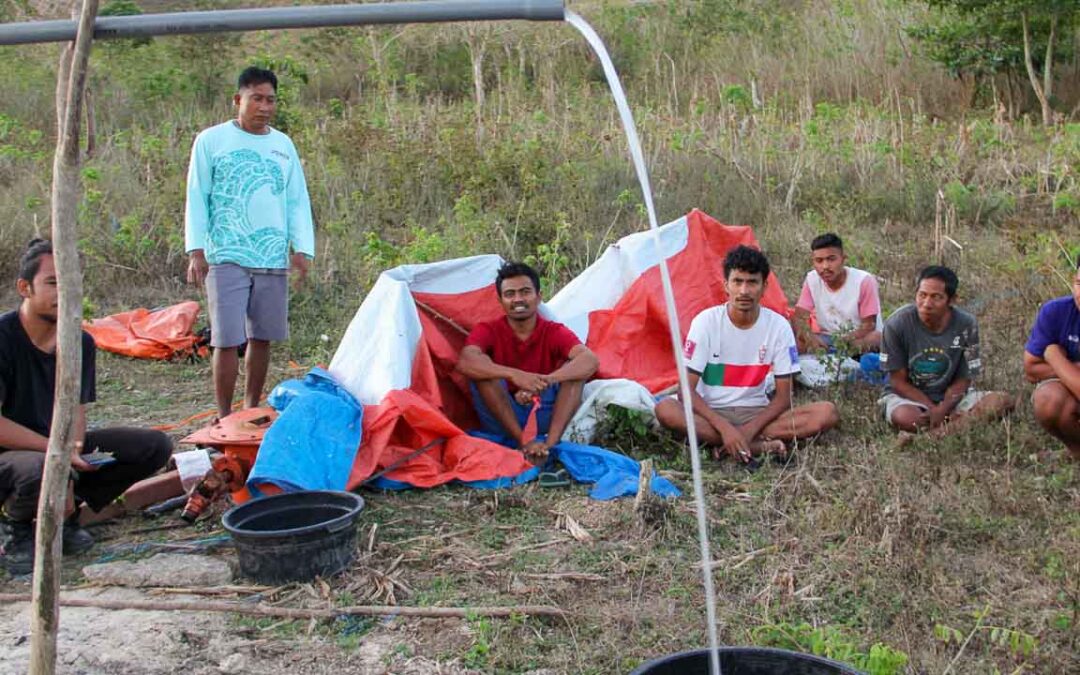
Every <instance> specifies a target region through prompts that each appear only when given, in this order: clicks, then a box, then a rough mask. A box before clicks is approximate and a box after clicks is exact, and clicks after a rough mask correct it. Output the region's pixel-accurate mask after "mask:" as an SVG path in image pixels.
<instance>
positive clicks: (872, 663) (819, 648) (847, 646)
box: [750, 622, 908, 675]
mask: <svg viewBox="0 0 1080 675" xmlns="http://www.w3.org/2000/svg"><path fill="white" fill-rule="evenodd" d="M750 635H751V637H752V639H753V641H754V644H758V645H766V646H769V647H779V648H781V649H789V650H791V651H797V652H808V653H810V654H814V655H815V656H824V657H825V658H829V659H833V660H836V661H840V662H842V663H846V664H848V665H851V666H853V667H855V668H856V669H858V670H861V671H864V672H866V673H868V674H869V675H896V674H897V673H902V672H903V671H904V667H905V666H906V665H907V662H908V655H907V654H905V653H904V652H902V651H899V650H896V649H893V648H892V647H889V646H888V645H885V644H882V643H880V642H878V643H874V644H873V645H871V646H870V647H869V648H863V647H861V646H860V645H859V644H858V643H857V642H856V641H855V640H854V639H853V638H852V637H851V636H850V635H848V634H847V632H846V631H844V630H843V629H842V628H839V627H837V626H812V625H810V624H809V623H805V622H804V623H798V624H792V623H786V622H782V623H772V624H765V625H763V626H757V627H756V628H754V629H752V630H751V631H750Z"/></svg>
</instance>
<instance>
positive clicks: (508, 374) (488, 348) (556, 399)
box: [457, 263, 599, 464]
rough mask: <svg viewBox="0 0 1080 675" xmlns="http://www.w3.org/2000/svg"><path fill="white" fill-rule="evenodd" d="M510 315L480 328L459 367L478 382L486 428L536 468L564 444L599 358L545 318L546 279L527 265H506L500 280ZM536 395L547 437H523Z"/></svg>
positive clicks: (468, 342)
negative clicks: (541, 309) (543, 286)
mask: <svg viewBox="0 0 1080 675" xmlns="http://www.w3.org/2000/svg"><path fill="white" fill-rule="evenodd" d="M495 290H496V292H498V294H499V302H500V304H502V306H503V311H505V312H506V316H505V317H503V318H500V319H496V320H494V321H488V322H485V323H479V324H477V325H476V326H475V327H474V328H473V330H472V332H471V333H469V337H468V339H467V340H466V341H465V347H464V348H462V350H461V355H460V357H459V358H458V364H457V369H458V372H460V373H461V374H462V375H464V376H465V377H467V378H469V380H470V382H471V384H472V385H473V404H474V405H475V406H476V412H477V415H478V416H479V417H480V422H481V424H482V425H483V427H484V429H485V430H486V431H489V432H492V433H495V434H500V435H502V436H505V437H507V438H508V439H509V440H511V441H513V442H515V443H517V445H518V447H519V449H520V450H521V452H522V453H524V455H525V457H526V458H527V459H528V460H529V461H531V462H533V463H534V464H537V463H540V462H541V461H542V460H543V459H544V458H546V457H547V454H548V450H550V449H551V447H552V446H553V445H555V444H556V443H558V442H559V440H560V439H561V438H562V434H563V432H564V431H565V430H566V425H567V424H569V422H570V418H571V417H573V415H574V412H575V411H577V409H578V406H580V405H581V390H582V387H583V386H584V385H585V382H586V381H587V380H588V379H589V378H590V377H592V375H593V373H595V372H596V368H597V366H598V365H599V361H598V360H597V358H596V355H595V354H593V353H592V351H591V350H590V349H589V348H588V347H586V346H585V345H583V344H581V340H578V338H577V336H576V335H574V333H573V331H571V330H570V329H569V328H567V327H566V326H564V325H562V324H561V323H557V322H555V321H548V320H547V319H544V318H543V317H541V316H540V315H539V313H538V312H537V308H538V307H539V306H540V301H541V296H540V278H539V276H538V275H537V274H536V271H535V270H534V269H533V268H531V267H529V266H528V265H525V264H524V263H506V264H505V265H503V266H502V267H501V268H499V272H498V274H497V275H496V277H495ZM534 398H539V399H540V406H539V408H538V410H537V416H536V418H537V433H538V434H540V435H543V434H545V433H546V436H545V437H544V438H543V439H542V440H541V439H540V437H539V436H538V437H537V438H535V439H523V438H522V436H523V433H524V427H525V420H526V419H527V418H528V416H529V411H530V410H531V408H532V404H533V400H534Z"/></svg>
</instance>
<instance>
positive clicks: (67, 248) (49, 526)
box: [30, 0, 98, 675]
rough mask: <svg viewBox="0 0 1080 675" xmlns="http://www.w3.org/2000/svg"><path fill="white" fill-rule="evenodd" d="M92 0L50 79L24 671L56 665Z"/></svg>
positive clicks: (78, 366) (75, 390)
mask: <svg viewBox="0 0 1080 675" xmlns="http://www.w3.org/2000/svg"><path fill="white" fill-rule="evenodd" d="M97 10H98V0H83V7H82V13H81V15H80V16H79V26H78V32H77V33H76V37H75V42H74V43H73V44H71V45H68V46H67V47H66V48H64V50H63V54H62V56H61V57H60V66H59V68H58V75H59V76H58V79H57V83H56V103H57V110H56V114H57V121H58V122H59V124H58V129H57V139H56V154H55V155H54V157H53V185H52V241H53V260H54V261H55V264H56V274H57V286H58V288H59V296H60V298H59V310H58V312H57V340H56V345H57V346H56V355H57V364H56V396H55V405H54V407H53V415H52V429H51V432H50V434H49V447H48V451H47V452H46V454H45V471H44V475H43V477H42V481H41V493H40V498H39V500H38V512H37V533H36V542H35V548H36V551H37V555H36V556H35V559H34V584H33V611H32V613H31V618H30V673H31V675H52V673H53V672H54V671H55V669H56V633H57V628H58V626H59V623H60V611H59V605H58V604H57V603H58V599H59V593H60V532H61V527H62V523H63V518H64V502H65V501H66V499H65V498H66V497H67V486H68V480H69V476H70V474H71V454H72V452H73V450H74V442H75V433H76V429H75V419H76V414H77V412H78V409H79V393H80V379H81V378H80V376H81V370H82V326H81V319H82V272H81V271H80V269H79V253H78V249H77V242H78V236H77V233H76V227H75V213H76V208H77V206H78V187H79V122H80V121H81V119H82V105H81V104H82V94H83V91H84V89H85V87H86V69H87V61H88V60H89V57H90V45H91V42H92V40H93V36H94V18H95V17H96V16H97Z"/></svg>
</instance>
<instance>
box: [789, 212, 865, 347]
mask: <svg viewBox="0 0 1080 675" xmlns="http://www.w3.org/2000/svg"><path fill="white" fill-rule="evenodd" d="M810 251H811V260H812V261H813V264H814V269H812V270H810V271H809V272H807V273H806V280H805V281H803V286H802V292H801V293H800V294H799V301H798V302H797V303H796V304H795V316H794V318H793V321H792V323H793V324H794V326H795V332H796V335H797V336H798V343H799V352H800V353H802V354H808V353H810V352H816V351H827V350H830V349H833V348H840V347H846V349H845V350H844V351H853V352H856V353H866V352H876V351H878V350H879V349H880V348H881V326H882V320H881V300H880V298H879V297H878V284H877V279H875V278H874V275H873V274H870V273H869V272H864V271H863V270H860V269H856V268H854V267H848V266H847V265H846V262H847V256H845V255H844V242H843V241H842V240H841V239H840V237H839V236H837V235H835V234H832V233H831V232H830V233H828V234H822V235H820V236H818V237H815V238H814V240H813V241H812V242H810ZM813 322H816V324H817V325H816V326H814V325H813Z"/></svg>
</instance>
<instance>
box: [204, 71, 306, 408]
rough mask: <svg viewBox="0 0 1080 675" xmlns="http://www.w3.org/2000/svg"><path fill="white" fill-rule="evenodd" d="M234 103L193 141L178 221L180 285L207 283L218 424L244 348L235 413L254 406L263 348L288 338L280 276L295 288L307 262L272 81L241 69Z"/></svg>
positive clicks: (300, 173) (297, 190) (302, 218)
mask: <svg viewBox="0 0 1080 675" xmlns="http://www.w3.org/2000/svg"><path fill="white" fill-rule="evenodd" d="M233 103H234V104H235V105H236V107H237V116H236V119H234V120H230V121H228V122H224V123H222V124H218V125H217V126H213V127H210V128H209V129H205V130H204V131H203V132H202V133H200V134H199V135H198V136H197V137H196V138H195V144H194V145H193V146H192V148H191V165H190V166H189V167H188V184H187V209H186V212H185V214H184V236H185V250H186V251H187V253H188V255H189V256H190V260H189V263H188V272H187V277H188V283H192V284H201V283H205V284H206V294H207V302H208V305H209V313H210V328H211V338H210V345H211V346H212V347H214V356H213V370H214V396H215V399H216V401H217V408H218V416H219V417H225V416H226V415H228V414H229V413H230V412H231V411H232V399H233V392H234V391H235V389H236V378H237V374H238V372H239V369H240V359H239V355H238V348H239V347H240V345H242V344H245V343H246V344H247V354H246V357H245V362H244V363H245V372H246V385H245V393H244V406H245V407H248V408H253V407H255V406H257V405H258V404H259V400H260V399H261V398H262V391H263V387H264V385H265V383H266V373H267V369H268V368H269V365H270V343H271V342H275V341H281V340H285V339H287V338H288V336H289V321H288V306H289V286H288V275H289V271H290V269H291V270H292V272H293V273H294V274H295V277H296V281H297V283H299V282H302V281H303V279H304V277H305V276H306V275H307V270H308V263H309V261H310V260H311V259H312V257H313V256H314V255H315V234H314V228H313V226H312V220H311V201H310V200H309V198H308V192H307V184H306V183H305V181H304V169H303V167H302V166H301V164H300V158H299V156H298V155H297V152H296V147H295V146H294V145H293V143H292V140H290V139H289V137H288V136H286V135H285V134H283V133H281V132H280V131H278V130H277V129H274V128H273V127H271V126H270V121H271V120H272V119H273V117H274V113H275V111H276V108H277V77H276V76H275V75H274V73H272V72H271V71H269V70H263V69H261V68H255V67H251V68H247V69H246V70H244V72H242V73H240V79H239V82H238V85H237V93H236V95H235V96H233Z"/></svg>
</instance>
